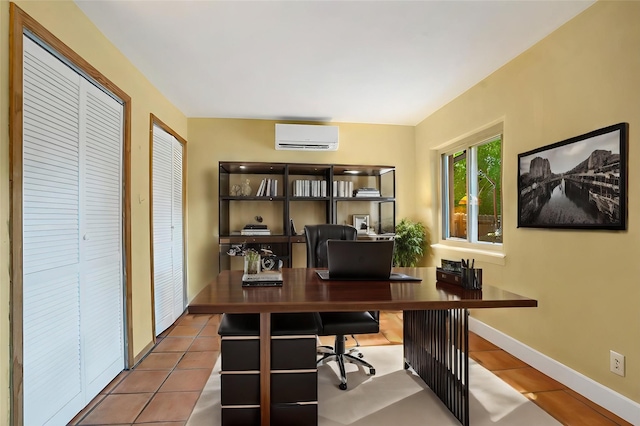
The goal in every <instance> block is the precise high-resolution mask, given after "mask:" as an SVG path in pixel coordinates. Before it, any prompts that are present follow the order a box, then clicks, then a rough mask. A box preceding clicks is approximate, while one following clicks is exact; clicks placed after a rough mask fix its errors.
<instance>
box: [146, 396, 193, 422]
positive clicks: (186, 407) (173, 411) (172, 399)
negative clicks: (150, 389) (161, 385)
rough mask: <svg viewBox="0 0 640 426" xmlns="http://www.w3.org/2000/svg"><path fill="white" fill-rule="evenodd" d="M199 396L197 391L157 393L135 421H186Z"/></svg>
mask: <svg viewBox="0 0 640 426" xmlns="http://www.w3.org/2000/svg"><path fill="white" fill-rule="evenodd" d="M199 397H200V392H199V391H198V392H164V393H157V394H156V395H155V396H154V397H153V399H152V400H151V402H149V405H147V407H146V408H145V409H144V411H143V412H142V414H140V416H138V418H137V419H136V421H135V423H136V424H139V423H150V422H176V421H177V422H181V421H183V422H186V421H187V420H188V419H189V416H190V415H191V412H192V411H193V407H195V405H196V402H197V401H198V398H199Z"/></svg>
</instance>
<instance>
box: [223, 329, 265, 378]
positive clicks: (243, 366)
mask: <svg viewBox="0 0 640 426" xmlns="http://www.w3.org/2000/svg"><path fill="white" fill-rule="evenodd" d="M220 356H221V357H222V371H248V370H260V340H258V338H242V337H238V338H234V337H223V338H222V340H221V342H220Z"/></svg>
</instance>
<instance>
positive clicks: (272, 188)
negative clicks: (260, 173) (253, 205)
mask: <svg viewBox="0 0 640 426" xmlns="http://www.w3.org/2000/svg"><path fill="white" fill-rule="evenodd" d="M277 196H278V180H277V179H262V182H260V186H259V187H258V191H257V192H256V197H277Z"/></svg>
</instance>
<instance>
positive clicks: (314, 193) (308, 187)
mask: <svg viewBox="0 0 640 426" xmlns="http://www.w3.org/2000/svg"><path fill="white" fill-rule="evenodd" d="M292 185H293V196H294V197H326V196H327V181H325V180H308V179H296V180H294V181H293V183H292Z"/></svg>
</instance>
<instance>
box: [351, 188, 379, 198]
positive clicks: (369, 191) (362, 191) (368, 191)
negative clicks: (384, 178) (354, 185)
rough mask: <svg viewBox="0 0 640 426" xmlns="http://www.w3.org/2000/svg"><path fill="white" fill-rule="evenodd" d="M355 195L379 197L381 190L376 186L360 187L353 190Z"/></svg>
mask: <svg viewBox="0 0 640 426" xmlns="http://www.w3.org/2000/svg"><path fill="white" fill-rule="evenodd" d="M353 196H354V197H379V196H380V191H379V190H378V189H376V188H358V189H356V190H355V191H353Z"/></svg>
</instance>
